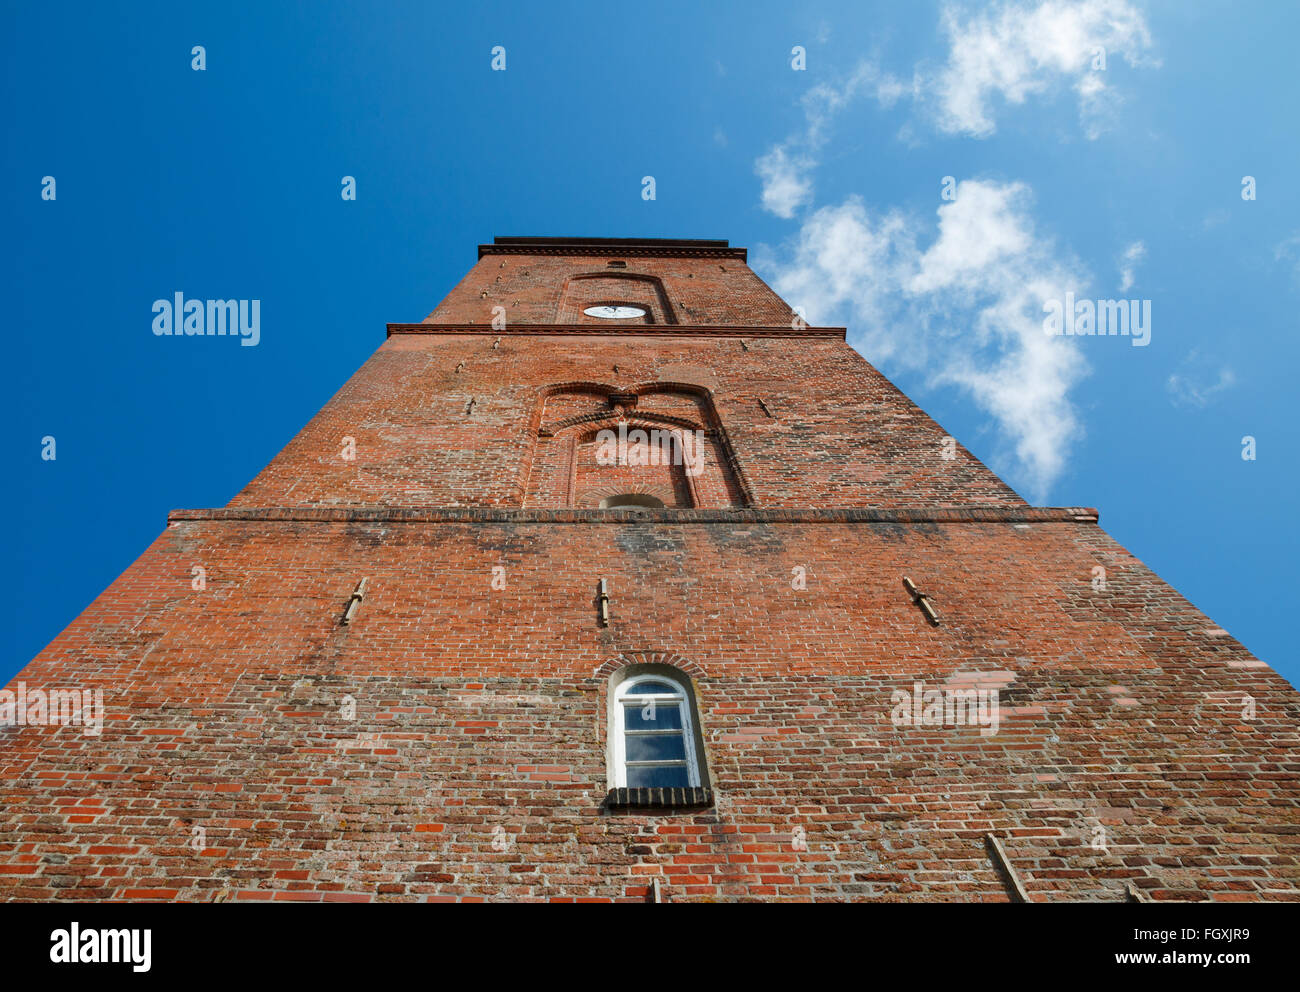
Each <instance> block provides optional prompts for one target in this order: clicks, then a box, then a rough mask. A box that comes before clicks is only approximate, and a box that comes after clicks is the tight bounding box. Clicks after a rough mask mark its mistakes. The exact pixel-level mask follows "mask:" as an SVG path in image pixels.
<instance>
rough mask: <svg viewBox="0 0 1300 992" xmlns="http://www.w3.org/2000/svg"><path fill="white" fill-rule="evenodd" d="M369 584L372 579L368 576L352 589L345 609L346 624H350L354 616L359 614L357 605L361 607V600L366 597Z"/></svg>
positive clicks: (344, 620)
mask: <svg viewBox="0 0 1300 992" xmlns="http://www.w3.org/2000/svg"><path fill="white" fill-rule="evenodd" d="M369 585H370V579H369V578H368V577H367V578H364V579H362V580H361V581H360V582H358V583H357V587H356V588H355V589H353V590H352V595H351V596H349V597H348V605H347V608H346V609H344V611H343V623H344V625H347V624H350V623H351V622H352V618H353V617H354V616H356V615H357V607H359V606H360V605H361V601H362V600H363V599H365V598H366V588H367V587H368V586H369Z"/></svg>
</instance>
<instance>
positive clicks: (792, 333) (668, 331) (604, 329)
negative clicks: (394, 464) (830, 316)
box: [387, 323, 848, 341]
mask: <svg viewBox="0 0 1300 992" xmlns="http://www.w3.org/2000/svg"><path fill="white" fill-rule="evenodd" d="M387 327H388V337H390V338H391V337H392V336H393V335H394V334H485V335H490V336H492V337H499V338H509V337H520V336H524V335H528V334H598V335H611V334H612V335H623V334H645V335H651V336H654V337H675V336H695V337H725V338H834V339H835V340H837V341H844V340H847V334H848V331H847V329H846V328H843V327H811V326H810V327H800V328H795V327H787V326H780V325H777V326H768V327H748V326H736V325H732V324H617V323H610V324H509V325H507V326H506V327H505V328H504V329H503V330H499V331H498V330H493V328H492V325H491V324H490V323H484V324H432V323H427V324H426V323H420V324H388V325H387Z"/></svg>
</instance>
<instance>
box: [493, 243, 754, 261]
mask: <svg viewBox="0 0 1300 992" xmlns="http://www.w3.org/2000/svg"><path fill="white" fill-rule="evenodd" d="M484 255H587V256H599V257H601V258H608V257H610V256H611V255H614V256H617V257H619V258H732V259H735V260H737V261H740V262H746V261H748V259H749V249H747V248H715V247H695V246H691V245H688V244H681V245H654V244H622V245H621V244H614V243H608V244H581V243H576V242H571V243H568V244H505V245H479V246H478V257H479V258H482V257H483V256H484Z"/></svg>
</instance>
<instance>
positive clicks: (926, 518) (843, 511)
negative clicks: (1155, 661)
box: [167, 506, 1098, 525]
mask: <svg viewBox="0 0 1300 992" xmlns="http://www.w3.org/2000/svg"><path fill="white" fill-rule="evenodd" d="M184 521H214V522H241V521H243V522H258V523H349V524H358V523H361V524H363V523H377V524H389V523H391V524H615V525H627V524H733V523H734V524H749V523H770V524H989V523H992V524H999V523H1009V524H1050V523H1065V524H1095V523H1097V522H1098V513H1097V510H1096V509H1095V508H1093V507H1086V506H932V507H924V506H923V507H899V508H895V509H877V508H869V507H840V508H828V509H800V508H794V507H790V508H782V507H773V508H770V509H765V508H762V507H746V508H736V509H718V510H700V509H684V510H679V509H668V508H664V509H640V510H598V509H590V510H586V509H559V510H542V509H518V508H509V509H507V508H502V507H489V506H462V507H456V506H450V507H418V508H417V507H387V506H322V507H315V506H304V507H239V506H233V507H232V506H227V507H219V508H215V509H195V510H172V511H171V512H170V513H169V514H168V515H167V522H168V523H179V522H184Z"/></svg>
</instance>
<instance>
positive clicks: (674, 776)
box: [610, 673, 702, 789]
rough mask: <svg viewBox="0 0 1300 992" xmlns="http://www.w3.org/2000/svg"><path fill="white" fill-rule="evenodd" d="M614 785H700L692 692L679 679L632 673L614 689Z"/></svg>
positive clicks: (683, 786) (612, 720)
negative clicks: (692, 721)
mask: <svg viewBox="0 0 1300 992" xmlns="http://www.w3.org/2000/svg"><path fill="white" fill-rule="evenodd" d="M613 703H614V705H613V713H612V714H611V723H612V725H613V726H612V727H611V733H610V743H611V745H612V748H611V750H612V754H611V757H612V758H613V762H612V763H613V772H614V782H613V786H614V787H615V788H619V789H645V788H663V789H687V788H698V787H699V786H700V785H701V778H702V776H701V774H700V761H699V758H698V756H697V749H696V741H695V731H694V728H693V727H692V725H691V708H692V707H691V697H690V694H689V692H688V690H687V689H685V688H684V687H683V686H682V684H681V683H679V682H677V681H676V680H675V679H671V678H669V677H667V676H665V675H660V674H658V673H654V674H646V675H634V676H632V677H631V678H628V679H625V680H624V681H622V682H620V683H619V684H618V686H617V687H616V688H615V690H614V700H613Z"/></svg>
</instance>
